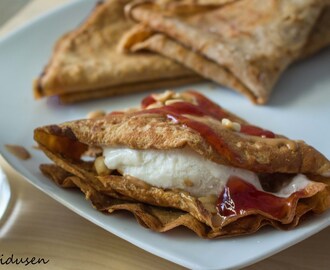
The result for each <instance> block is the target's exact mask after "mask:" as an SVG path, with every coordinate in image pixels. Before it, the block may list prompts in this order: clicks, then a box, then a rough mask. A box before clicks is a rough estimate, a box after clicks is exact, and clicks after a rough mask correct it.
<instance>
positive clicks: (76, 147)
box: [34, 92, 330, 238]
mask: <svg viewBox="0 0 330 270" xmlns="http://www.w3.org/2000/svg"><path fill="white" fill-rule="evenodd" d="M172 97H175V98H180V97H181V98H182V99H183V100H186V101H185V102H186V103H184V102H183V104H185V106H186V105H187V104H195V103H196V104H199V103H198V102H204V103H203V104H204V105H205V104H207V103H205V102H206V101H205V100H204V99H201V97H202V96H201V95H200V94H198V93H196V92H185V93H181V94H180V95H178V94H175V93H168V92H165V93H164V94H162V95H158V96H157V95H154V96H153V98H154V99H155V101H156V100H158V102H160V100H162V102H164V104H166V102H167V101H170V99H171V98H172ZM190 102H191V103H190ZM194 102H195V103H194ZM177 104H179V105H180V103H177ZM183 104H182V103H181V106H182V105H183ZM163 106H164V105H163ZM166 106H167V105H165V106H164V108H166ZM194 106H197V105H194ZM208 106H209V107H210V108H209V109H210V110H211V111H212V112H215V111H216V110H215V107H212V104H208ZM216 108H218V109H219V108H220V107H216ZM146 112H148V111H143V109H142V110H141V111H138V110H134V112H131V111H127V112H119V113H115V114H109V115H106V116H104V117H98V118H93V119H87V120H78V121H73V122H67V123H64V124H60V125H51V126H45V127H40V128H37V129H36V130H35V133H34V139H35V140H36V141H37V142H38V144H39V147H40V149H41V150H42V151H43V152H44V153H45V154H46V155H47V156H48V157H49V158H50V159H51V160H53V161H54V162H55V164H56V165H57V166H58V167H59V168H61V169H59V168H58V167H49V166H41V170H42V171H43V172H44V173H45V174H46V175H48V176H49V177H51V178H52V179H53V180H54V181H55V182H56V183H58V184H59V185H61V186H77V187H79V188H80V189H81V190H82V191H83V192H84V193H85V195H86V197H87V198H88V199H90V200H91V201H92V202H93V204H94V205H95V207H96V208H97V209H99V210H101V211H106V212H113V211H115V210H128V211H130V212H132V213H133V214H134V215H135V216H136V217H137V219H138V221H139V222H140V223H141V224H143V225H144V226H146V227H148V228H151V229H153V230H156V231H166V230H169V229H171V228H174V227H177V226H180V225H184V226H187V227H189V228H190V229H192V230H193V231H195V232H196V233H197V234H198V235H199V236H202V237H207V238H214V237H219V236H229V235H237V234H245V233H252V232H254V231H256V230H258V229H259V228H261V227H262V226H264V225H268V224H269V225H272V226H274V227H276V228H282V229H287V228H291V227H294V226H296V225H297V224H298V223H299V220H300V219H301V217H302V216H305V215H306V214H307V213H310V212H316V213H320V212H323V211H325V210H326V209H327V208H329V207H330V196H329V194H330V187H329V184H330V178H329V176H328V177H324V176H322V174H326V173H329V172H330V162H329V161H328V160H327V159H326V158H325V157H324V156H322V155H321V154H320V153H319V152H317V151H316V150H315V149H314V148H312V147H310V146H308V145H306V144H305V143H303V142H300V141H292V140H289V139H286V138H284V137H283V136H280V135H276V136H275V137H274V138H261V137H258V136H251V135H246V134H242V133H240V132H237V131H234V130H233V129H230V128H226V127H225V126H224V125H223V124H221V123H222V122H221V120H218V118H217V117H216V116H214V117H210V116H207V117H206V116H203V117H202V116H199V117H197V116H194V117H193V118H192V119H193V120H194V121H196V122H198V123H200V124H203V125H206V126H207V127H208V128H211V129H212V130H213V131H214V132H215V133H216V134H217V135H218V136H220V137H221V138H222V140H223V141H224V142H225V146H224V147H223V148H220V150H219V149H217V150H216V149H214V148H213V147H212V146H211V144H209V143H208V141H207V138H204V137H202V135H201V134H200V133H199V132H198V130H194V129H192V128H189V127H188V126H185V125H183V124H181V123H179V122H176V121H170V120H169V119H168V118H167V117H166V116H164V115H161V114H156V113H155V112H154V113H146ZM149 112H150V111H149ZM217 113H219V114H221V115H223V113H225V115H226V117H228V119H231V120H232V121H235V122H236V123H237V124H241V125H242V126H244V125H247V122H245V121H244V120H243V119H240V118H239V117H237V116H235V115H233V114H231V113H230V112H228V111H217ZM186 117H192V116H188V115H186ZM118 145H119V146H125V147H130V148H134V149H173V148H183V147H190V148H191V149H193V150H194V151H196V152H197V153H199V154H200V155H202V156H204V157H205V158H207V159H211V160H213V161H215V162H218V163H221V164H227V165H231V166H235V167H241V168H245V169H248V170H252V171H254V172H257V173H266V174H267V175H266V177H267V179H268V180H267V181H273V180H272V179H275V178H272V177H271V176H272V173H281V174H280V176H283V177H284V175H283V173H295V174H296V173H309V174H310V175H309V176H308V177H309V179H311V180H312V182H310V183H309V184H308V185H307V186H306V187H305V188H304V189H303V190H300V191H299V192H300V193H299V195H294V196H293V197H292V199H290V207H289V208H288V209H287V212H286V214H285V215H283V216H275V215H272V214H271V213H268V212H265V211H263V210H260V209H255V208H251V209H246V210H244V211H243V212H242V211H240V212H239V214H236V215H229V216H222V215H220V214H219V213H218V211H217V209H216V205H217V203H218V202H217V198H213V197H212V198H211V197H210V198H208V197H207V198H205V197H201V198H197V197H194V196H192V195H191V194H189V193H188V192H185V191H182V190H177V189H162V188H158V187H155V186H151V185H149V184H147V183H145V182H143V181H141V180H140V179H136V178H134V177H132V176H128V175H121V174H120V173H119V172H117V171H110V170H108V172H107V174H106V175H104V174H101V173H100V172H99V171H98V169H97V168H95V167H98V166H97V165H96V162H95V165H93V163H91V162H86V161H83V160H82V159H81V156H82V155H83V154H84V153H86V150H88V148H89V147H92V148H95V147H96V148H102V147H105V146H118ZM233 157H234V158H233ZM100 158H101V159H102V157H100ZM94 166H95V167H94ZM63 170H65V172H63ZM98 172H99V174H98ZM286 176H287V175H286ZM283 177H282V178H283ZM288 177H291V178H292V175H291V176H288ZM291 178H290V179H291ZM274 181H277V180H276V179H275V180H274ZM281 183H283V182H281ZM168 208H170V209H172V210H168ZM185 212H186V213H189V214H188V215H187V214H184V213H185ZM188 222H191V225H189V224H188Z"/></svg>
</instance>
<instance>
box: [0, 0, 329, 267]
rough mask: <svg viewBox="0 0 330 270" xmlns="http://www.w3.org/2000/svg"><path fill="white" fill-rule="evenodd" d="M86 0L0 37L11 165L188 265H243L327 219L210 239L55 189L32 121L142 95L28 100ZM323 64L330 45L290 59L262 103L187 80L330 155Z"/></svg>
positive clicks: (81, 113) (0, 138) (80, 209)
mask: <svg viewBox="0 0 330 270" xmlns="http://www.w3.org/2000/svg"><path fill="white" fill-rule="evenodd" d="M92 2H93V1H81V2H76V3H73V4H71V5H69V6H66V7H64V8H61V9H59V10H57V11H55V12H53V13H51V14H49V15H47V16H43V17H42V18H40V19H38V20H36V21H35V22H33V23H30V24H29V25H27V26H26V27H24V28H22V29H20V30H19V31H17V32H16V33H13V34H12V35H10V36H7V38H3V39H2V40H0V74H1V75H0V79H1V88H0V93H1V99H0V123H1V132H0V151H1V153H2V154H3V156H4V157H5V158H6V159H7V160H8V162H9V163H10V164H12V165H13V167H14V168H16V169H17V170H18V171H19V172H21V173H22V174H23V175H24V176H25V178H26V179H27V180H28V181H30V182H31V183H32V184H34V185H35V186H37V187H38V188H39V189H41V190H42V191H44V192H45V193H47V194H49V195H50V196H51V197H53V198H54V199H56V200H58V201H59V202H61V203H62V204H64V205H65V206H67V207H68V208H70V209H72V210H73V211H75V212H77V213H78V214H80V215H81V216H83V217H85V218H87V219H89V220H90V221H92V222H94V223H95V224H97V225H99V226H101V227H103V228H104V229H106V230H108V231H110V232H112V233H114V234H116V235H118V236H119V237H122V238H124V239H126V240H127V241H129V242H131V243H133V244H135V245H137V246H139V247H141V248H143V249H145V250H147V251H149V252H151V253H153V254H156V255H158V256H161V257H163V258H166V259H168V260H171V261H173V262H176V263H178V264H181V265H184V266H186V267H189V268H194V269H221V268H222V269H223V268H226V269H228V268H238V267H243V266H246V265H248V264H252V263H253V262H256V261H258V260H261V259H263V258H265V257H267V256H270V255H272V254H274V253H276V252H278V251H280V250H282V249H284V248H286V247H288V246H290V245H293V244H295V243H297V242H299V241H301V240H303V239H305V238H307V237H308V236H310V235H312V234H314V233H316V232H318V231H320V230H321V229H323V228H325V227H326V226H328V225H329V224H330V212H327V213H325V214H323V215H321V216H318V217H315V218H313V219H312V220H309V221H307V222H304V223H303V224H302V225H301V226H300V227H298V228H297V229H295V230H292V231H288V232H283V231H276V230H273V229H271V228H269V229H263V230H262V231H260V232H258V233H256V234H254V235H250V236H244V237H234V238H230V239H219V240H212V241H209V240H203V239H199V238H198V237H197V236H195V235H194V234H193V233H191V232H189V231H188V230H185V229H176V230H173V231H171V232H169V233H165V234H160V233H153V232H151V231H149V230H146V229H145V228H143V227H141V226H140V225H138V224H137V222H135V220H134V218H133V217H131V216H129V215H125V214H117V215H113V216H106V215H103V214H101V213H99V212H97V211H96V210H94V209H93V208H92V207H91V205H90V204H89V202H87V201H85V199H84V198H83V196H82V195H81V194H79V193H75V192H72V191H68V190H64V189H61V188H58V187H57V186H56V185H55V184H53V183H52V182H50V181H49V180H48V179H46V178H45V177H43V176H42V174H41V173H40V172H39V169H38V166H39V164H40V163H43V162H46V161H47V159H46V158H45V157H44V155H43V154H42V153H40V151H37V150H33V149H32V146H33V145H34V144H35V143H34V142H33V139H32V131H33V129H34V128H35V127H37V126H41V125H44V124H51V123H59V122H63V121H65V120H73V119H78V118H82V117H85V116H86V115H87V113H88V112H89V111H91V110H94V109H95V108H98V109H104V110H116V109H120V108H122V107H128V106H132V105H136V104H137V103H138V102H139V100H140V99H141V98H142V97H143V96H144V94H137V95H131V96H125V97H118V98H113V99H109V100H104V101H97V102H91V103H84V104H79V105H73V106H67V107H64V106H59V105H57V104H56V103H55V102H54V100H53V99H51V100H48V101H46V100H42V101H35V100H33V96H32V90H31V88H32V86H31V85H32V80H33V79H34V78H35V77H36V76H37V75H38V74H39V73H40V72H41V69H42V67H43V66H44V65H45V64H46V62H47V60H48V58H49V56H50V52H51V48H52V46H53V43H54V41H55V40H56V39H57V38H58V37H59V36H60V34H62V33H64V32H65V31H66V30H68V29H70V28H72V27H74V26H76V25H77V24H79V23H80V22H81V21H82V20H83V18H85V17H86V15H87V14H88V11H89V10H90V9H91V8H92V7H93V3H92ZM329 70H330V51H329V50H327V51H325V52H323V53H320V54H319V55H317V56H315V57H314V58H313V59H310V60H307V61H303V62H301V63H299V64H297V65H295V66H294V67H292V68H290V70H289V71H287V72H286V73H285V74H284V76H282V78H281V80H280V82H279V83H278V85H277V87H276V89H275V93H274V95H273V97H272V100H271V103H270V104H269V105H268V106H264V107H261V106H253V105H252V104H250V103H249V101H247V100H246V99H245V98H243V97H241V96H240V95H239V94H236V93H234V92H231V91H228V90H225V89H224V90H220V88H219V89H218V88H215V87H213V86H212V87H210V84H200V85H195V86H193V87H194V88H195V89H198V90H203V91H204V93H205V94H206V95H207V96H208V97H211V98H212V99H213V100H215V101H216V102H218V103H219V104H221V105H223V107H225V108H230V109H231V110H232V111H233V112H234V113H237V114H238V115H240V116H242V117H245V118H246V119H247V120H249V121H251V122H253V123H255V124H257V125H261V126H263V127H265V128H267V129H270V130H273V131H275V132H279V133H284V134H286V135H287V136H289V137H291V138H296V139H298V138H299V139H303V140H305V141H306V142H308V143H309V144H312V145H313V146H315V147H316V148H317V149H319V150H321V151H322V152H323V153H324V154H325V155H326V156H327V157H330V140H329V139H328V138H329V135H330V134H329V133H330V127H329V115H330V106H329V97H330V92H329V88H330V76H329ZM191 87H192V86H187V87H185V88H191ZM182 89H184V88H182ZM5 143H9V144H20V145H23V146H25V147H26V148H27V149H29V150H30V152H31V154H32V155H33V158H32V159H30V160H28V161H21V160H18V159H16V158H15V157H13V156H11V155H10V154H8V153H7V152H6V151H5V149H4V144H5Z"/></svg>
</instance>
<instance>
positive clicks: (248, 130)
mask: <svg viewBox="0 0 330 270" xmlns="http://www.w3.org/2000/svg"><path fill="white" fill-rule="evenodd" d="M240 132H241V133H244V134H247V135H252V136H258V137H265V138H275V134H274V133H273V132H271V131H269V130H265V129H262V128H259V127H256V126H251V125H241V131H240Z"/></svg>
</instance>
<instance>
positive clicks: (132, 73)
mask: <svg viewBox="0 0 330 270" xmlns="http://www.w3.org/2000/svg"><path fill="white" fill-rule="evenodd" d="M129 2H130V1H129V0H120V1H117V0H109V1H106V2H104V3H101V4H99V5H97V6H96V7H95V9H94V11H93V12H92V14H91V15H90V16H89V18H88V19H87V20H86V21H85V22H84V23H83V24H82V25H81V26H79V28H77V29H76V30H74V31H72V32H70V33H67V34H66V35H64V36H63V37H62V38H61V39H60V40H59V41H58V42H57V44H56V46H55V48H54V53H53V56H52V58H51V60H50V62H49V63H48V65H47V67H46V68H45V70H44V72H43V73H42V74H41V76H40V77H39V78H38V79H37V80H36V81H35V83H34V93H35V97H36V98H40V97H43V96H51V95H64V97H63V99H65V95H70V94H71V93H75V92H82V91H87V92H88V91H91V92H93V91H94V89H101V88H107V91H108V92H107V95H108V96H109V95H110V94H111V91H114V93H116V94H117V93H118V90H121V88H120V87H121V86H122V85H123V86H124V90H123V91H125V90H126V92H128V91H133V92H134V91H135V88H133V87H129V85H132V84H134V83H141V84H142V83H148V82H151V83H157V81H158V80H159V81H161V82H162V83H164V82H165V81H166V80H167V81H170V79H174V81H175V80H176V79H179V80H180V79H181V78H185V77H187V78H191V77H193V76H194V73H193V72H192V71H190V70H188V69H186V68H184V67H182V66H181V65H179V64H176V63H174V62H172V61H170V60H169V59H166V58H164V57H162V56H158V55H155V54H150V53H149V54H148V53H141V54H137V55H125V54H121V53H119V52H118V51H117V49H116V47H117V43H118V42H119V40H120V38H121V36H122V34H123V33H124V32H125V31H127V30H128V29H129V28H130V27H131V26H132V25H133V23H132V22H130V21H129V20H127V19H126V18H125V15H124V11H123V9H124V5H125V4H127V3H129ZM151 85H152V84H151ZM158 85H159V84H156V86H157V87H158ZM112 87H113V88H112ZM138 89H141V87H140V88H138ZM96 91H98V90H96ZM109 92H110V93H109ZM90 95H91V96H95V95H98V94H90ZM84 98H86V95H85V97H84ZM87 98H88V94H87ZM74 99H76V98H74ZM71 100H72V98H71Z"/></svg>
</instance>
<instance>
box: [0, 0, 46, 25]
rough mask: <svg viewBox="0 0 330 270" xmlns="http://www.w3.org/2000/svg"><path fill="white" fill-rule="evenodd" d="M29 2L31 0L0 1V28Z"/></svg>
mask: <svg viewBox="0 0 330 270" xmlns="http://www.w3.org/2000/svg"><path fill="white" fill-rule="evenodd" d="M45 1H47V0H45ZM29 2H30V0H0V27H1V26H2V25H3V24H4V23H5V22H6V21H8V20H9V19H10V18H11V17H12V16H13V15H15V13H17V12H18V11H19V10H20V9H22V8H23V7H24V6H25V5H27V4H28V3H29Z"/></svg>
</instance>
